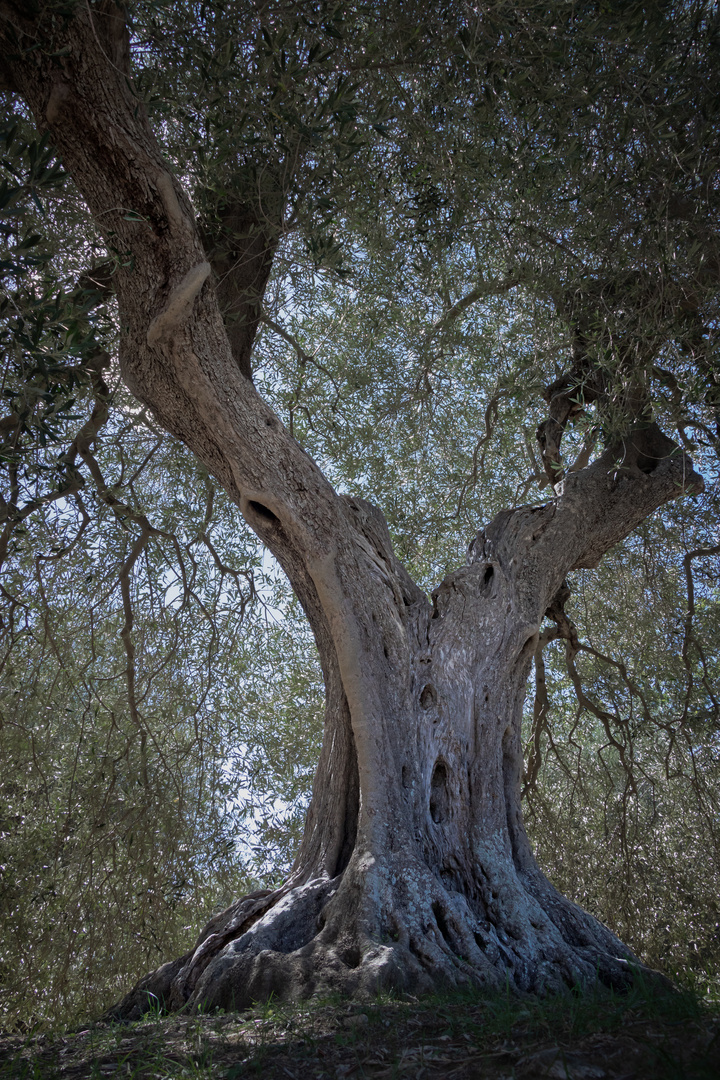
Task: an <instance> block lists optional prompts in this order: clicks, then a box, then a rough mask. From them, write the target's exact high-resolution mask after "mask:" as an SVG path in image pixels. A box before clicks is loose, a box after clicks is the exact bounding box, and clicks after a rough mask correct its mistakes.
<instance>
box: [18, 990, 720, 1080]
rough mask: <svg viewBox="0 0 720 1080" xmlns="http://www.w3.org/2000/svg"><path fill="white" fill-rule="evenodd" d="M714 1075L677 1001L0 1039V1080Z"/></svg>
mask: <svg viewBox="0 0 720 1080" xmlns="http://www.w3.org/2000/svg"><path fill="white" fill-rule="evenodd" d="M188 1070H192V1075H193V1076H196V1077H198V1078H207V1080H210V1078H215V1077H222V1078H223V1080H242V1078H244V1077H246V1076H247V1077H250V1076H258V1075H261V1076H263V1077H265V1078H267V1080H287V1078H288V1077H290V1080H306V1078H307V1080H310V1078H312V1080H315V1078H317V1080H323V1078H328V1080H330V1078H332V1080H344V1078H345V1077H357V1078H362V1077H368V1078H369V1077H373V1078H378V1080H379V1078H381V1077H382V1078H385V1077H387V1078H390V1077H408V1078H418V1080H420V1078H422V1080H441V1078H442V1080H445V1078H446V1077H453V1078H454V1080H471V1078H478V1080H480V1078H487V1080H501V1078H502V1080H505V1078H508V1080H509V1078H511V1077H512V1078H517V1080H521V1078H522V1080H535V1078H537V1080H540V1078H561V1080H663V1078H668V1080H669V1078H670V1077H674V1078H677V1077H684V1078H688V1080H711V1078H713V1080H714V1078H715V1077H716V1076H717V1075H718V1074H719V1073H720V1012H718V1010H717V1008H715V1010H714V1011H713V1010H711V1009H708V1008H702V1007H699V1006H698V1003H697V1001H696V1000H695V999H694V998H693V997H692V996H690V995H686V994H682V993H678V992H673V993H669V994H668V993H666V994H660V993H655V994H652V993H650V994H646V995H645V997H644V998H643V997H642V996H641V995H640V994H638V993H636V992H635V993H634V992H631V993H630V994H628V995H625V996H624V997H623V996H619V995H615V994H611V993H605V994H599V995H592V994H586V995H580V994H578V995H574V994H566V995H562V996H559V997H551V998H546V999H545V1000H543V1001H540V1000H538V999H534V998H526V999H518V998H515V997H508V996H507V995H498V996H494V997H491V996H486V997H479V996H478V995H474V996H471V995H464V996H463V995H454V996H453V997H447V996H446V997H433V998H427V999H424V1000H419V1001H418V1000H389V999H385V1000H381V999H377V998H376V999H374V1000H368V1001H367V1002H365V1003H357V1002H356V1003H353V1004H348V1003H347V1002H336V1003H334V1004H328V1003H315V1004H311V1005H307V1004H306V1005H303V1006H287V1007H283V1006H273V1005H272V1004H269V1005H265V1006H263V1007H256V1008H255V1009H253V1010H250V1011H248V1012H247V1013H245V1014H244V1015H241V1016H238V1015H224V1014H222V1013H217V1014H211V1015H205V1016H193V1017H188V1016H180V1015H177V1014H176V1015H174V1016H172V1017H170V1018H168V1019H164V1020H158V1019H157V1018H156V1017H152V1018H148V1017H147V1016H146V1017H145V1018H144V1019H143V1020H142V1021H141V1022H139V1023H137V1024H98V1025H94V1026H92V1027H90V1028H87V1029H84V1030H81V1031H79V1032H77V1033H73V1034H70V1035H66V1036H64V1037H61V1038H58V1037H54V1038H50V1037H46V1036H40V1037H36V1038H32V1039H23V1038H21V1037H17V1036H5V1037H4V1038H2V1039H0V1078H1V1080H10V1078H12V1080H18V1078H25V1077H27V1078H28V1080H29V1078H30V1077H32V1078H33V1080H45V1078H47V1080H50V1077H58V1076H62V1077H63V1078H70V1080H81V1078H85V1077H87V1078H88V1080H89V1078H90V1077H97V1076H110V1075H117V1076H123V1075H126V1074H127V1075H132V1076H134V1077H137V1078H143V1077H147V1078H149V1077H151V1076H152V1077H154V1076H157V1075H159V1074H160V1075H162V1076H163V1077H164V1078H166V1080H176V1078H177V1080H180V1077H185V1076H187V1075H188Z"/></svg>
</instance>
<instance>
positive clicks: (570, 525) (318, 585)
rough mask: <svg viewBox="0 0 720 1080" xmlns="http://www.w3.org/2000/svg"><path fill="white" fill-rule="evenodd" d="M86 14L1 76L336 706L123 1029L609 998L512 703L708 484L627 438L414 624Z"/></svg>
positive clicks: (136, 357) (363, 515) (479, 551)
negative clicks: (265, 562)
mask: <svg viewBox="0 0 720 1080" xmlns="http://www.w3.org/2000/svg"><path fill="white" fill-rule="evenodd" d="M97 11H98V8H97V7H96V9H95V12H96V14H95V16H92V15H91V14H90V8H89V7H88V8H86V7H84V6H83V5H79V6H78V8H77V9H76V13H75V15H74V17H73V18H72V19H71V20H69V21H66V22H62V23H58V25H54V24H51V21H50V19H48V21H47V22H41V23H36V22H35V21H34V20H31V19H29V18H27V19H26V18H24V17H23V16H21V15H19V14H18V13H17V10H16V9H15V7H14V6H13V5H11V4H8V3H3V4H2V5H0V15H1V16H2V24H1V25H2V34H3V35H4V39H5V45H6V55H8V56H10V60H9V61H8V72H7V73H6V77H7V78H12V80H14V85H15V86H16V87H17V89H18V90H19V91H20V92H21V93H22V94H23V96H24V97H25V99H26V100H27V102H28V104H29V106H30V107H31V109H32V110H33V113H34V115H35V118H36V121H37V123H38V126H39V127H41V128H44V127H49V129H50V133H51V137H52V139H53V141H54V142H55V144H56V145H57V146H58V148H59V150H60V152H61V153H62V156H63V160H64V162H65V165H66V167H67V169H68V170H69V172H70V173H71V174H72V176H73V178H74V179H75V182H76V183H77V185H78V187H79V189H80V190H81V191H82V193H83V195H84V197H85V198H86V200H87V203H88V205H89V207H90V209H91V211H92V213H93V215H94V217H95V220H96V222H97V223H98V227H99V229H100V230H101V231H102V232H103V233H104V235H105V236H106V237H107V239H108V245H109V247H111V248H112V249H113V250H115V251H118V252H120V253H121V254H123V258H122V259H120V260H118V263H119V265H118V269H117V272H116V274H115V277H114V283H115V288H116V291H117V295H118V300H119V306H120V316H121V323H122V341H121V364H122V370H123V374H124V377H125V379H126V381H127V383H128V385H129V387H130V388H131V390H132V391H133V392H134V393H135V394H136V395H137V397H138V398H139V399H140V400H141V401H143V402H145V403H146V404H147V405H148V406H149V407H150V408H151V409H152V410H153V412H154V414H155V416H156V417H157V419H158V421H159V422H160V423H161V424H162V425H163V426H164V427H165V428H166V429H167V430H168V431H170V432H172V433H173V434H174V435H176V436H177V437H179V438H181V439H182V440H183V441H184V442H185V443H186V444H187V445H188V446H189V447H190V448H191V450H192V451H193V452H194V453H195V454H196V455H197V456H198V457H199V458H200V459H201V460H202V461H203V463H204V464H205V465H206V466H207V468H208V469H209V470H210V471H211V472H212V473H213V474H214V475H215V476H216V477H217V478H218V479H219V481H220V482H221V483H222V484H223V486H224V488H225V490H226V491H227V492H228V493H229V495H230V497H231V498H232V499H234V500H235V502H236V503H237V505H238V506H239V507H240V509H241V510H242V512H243V514H244V515H245V518H246V519H247V521H248V522H249V524H250V525H251V526H252V528H253V529H254V530H255V531H256V532H257V534H258V535H259V536H260V537H261V538H262V539H263V541H264V542H265V543H266V544H267V545H268V547H269V548H270V549H271V551H272V552H273V553H274V555H275V556H276V557H277V559H278V560H279V561H280V563H281V565H282V566H283V568H284V570H285V571H286V573H287V575H288V577H289V579H290V581H291V583H292V586H293V588H294V590H295V591H296V593H297V595H298V597H299V598H300V600H301V602H302V604H303V606H304V608H305V611H306V612H307V615H308V618H309V619H310V622H311V624H312V628H313V631H314V634H315V639H316V641H317V644H318V648H319V652H320V659H321V663H322V669H323V673H324V678H325V686H326V695H327V707H326V724H325V737H324V743H323V747H322V752H321V757H320V763H319V766H318V771H317V775H316V778H315V783H314V789H313V799H312V805H311V808H310V811H309V813H308V819H307V825H306V830H305V835H304V839H303V841H302V845H301V848H300V851H299V853H298V856H297V859H296V862H295V866H294V868H293V871H292V874H291V876H290V878H289V880H288V881H287V882H286V883H285V884H284V885H283V886H282V887H281V888H280V889H278V890H276V891H274V892H260V893H256V894H253V895H252V896H249V897H245V898H243V899H241V900H239V901H238V902H237V903H236V904H234V905H233V906H232V907H231V908H230V909H228V911H226V912H225V913H223V914H222V915H220V916H218V917H216V918H215V919H214V920H213V921H212V922H211V923H210V924H209V925H208V926H207V927H206V928H205V930H204V931H203V933H202V934H201V936H200V939H199V941H198V943H197V945H196V947H195V948H194V949H193V950H192V951H191V952H189V953H187V954H186V955H185V956H184V957H181V958H180V959H179V960H176V961H174V962H172V963H169V964H166V965H165V966H164V967H163V968H161V969H159V970H158V971H157V972H154V973H153V974H152V975H149V976H147V977H146V978H145V979H143V980H142V981H141V983H139V984H138V986H137V987H136V988H135V990H134V991H132V992H131V993H130V994H129V995H128V997H127V998H126V999H125V1001H124V1002H123V1003H122V1005H121V1006H120V1007H119V1012H120V1013H122V1014H124V1015H126V1016H132V1015H136V1014H139V1013H140V1012H142V1011H143V1009H144V1008H146V1007H147V1006H148V1005H149V1004H151V1003H152V1002H153V1001H154V1000H155V999H157V998H160V999H162V1000H163V1001H164V1003H165V1004H166V1005H167V1006H168V1007H171V1008H179V1007H182V1006H186V1005H190V1006H193V1005H200V1004H202V1005H204V1006H222V1007H224V1008H241V1007H243V1006H246V1005H248V1004H250V1003H251V1002H253V1001H255V1000H259V999H262V998H266V997H268V995H270V994H271V993H272V994H274V995H275V996H276V997H287V996H299V995H307V994H310V993H313V992H314V991H317V990H327V989H338V990H341V991H345V992H349V993H355V992H358V991H361V990H374V989H377V988H378V987H394V988H396V989H408V990H412V991H420V990H429V989H431V988H432V987H435V986H437V985H439V984H444V985H450V986H452V985H458V984H461V983H468V982H470V983H477V984H480V985H484V986H488V987H492V986H498V987H505V986H506V985H509V986H510V987H511V988H515V989H518V990H527V991H543V990H547V989H552V988H557V987H561V986H564V985H568V984H573V983H575V982H578V981H579V982H587V981H591V980H594V979H595V978H596V977H598V976H599V978H600V979H601V980H602V981H604V982H607V983H611V984H616V983H622V982H623V981H624V980H626V979H627V977H628V968H627V960H628V959H630V960H632V959H633V958H632V956H631V954H630V953H629V952H628V950H627V949H626V948H625V947H624V946H623V945H622V944H621V943H620V942H619V941H618V940H617V938H616V937H615V936H614V935H613V934H612V933H611V932H610V931H609V930H607V929H606V928H605V927H603V926H601V925H600V924H599V923H598V922H597V921H596V920H595V919H593V918H592V917H591V916H590V915H588V914H586V913H585V912H583V911H581V910H580V909H579V908H578V907H577V906H575V905H574V904H572V903H571V902H569V901H568V900H566V899H565V898H564V897H562V896H561V895H560V894H559V893H558V892H557V891H556V890H555V889H554V888H553V886H552V885H551V884H550V883H549V882H548V881H547V879H546V878H545V877H544V875H543V874H542V872H541V871H540V869H539V868H538V866H537V863H536V862H535V860H534V858H533V855H532V852H531V850H530V846H529V844H528V840H527V836H526V834H525V830H524V827H523V821H522V812H521V807H520V779H521V746H520V724H521V714H522V705H523V698H524V694H525V684H526V680H527V677H528V673H529V668H530V663H531V659H532V656H533V653H534V651H535V648H536V644H537V641H538V636H539V632H540V625H541V622H542V620H543V618H544V616H545V613H546V611H547V610H548V608H550V607H551V605H552V604H553V601H554V600H555V598H556V597H557V596H558V594H559V591H560V590H561V588H562V586H563V582H564V579H565V576H566V574H567V573H568V572H569V571H570V570H572V569H573V568H576V567H581V566H594V565H596V564H597V562H598V560H599V559H600V558H601V556H602V555H603V553H604V552H605V551H607V550H608V549H609V548H610V547H612V546H613V545H614V544H615V543H617V542H618V541H619V540H620V539H622V538H623V537H624V536H626V535H627V534H628V533H629V532H630V531H631V530H632V529H633V528H634V527H635V526H636V525H637V524H639V523H640V522H641V521H642V520H643V519H644V518H645V517H646V516H647V515H648V514H650V513H652V512H653V510H655V509H656V508H657V507H658V506H660V505H661V504H662V503H664V502H666V501H667V500H669V499H672V498H675V497H676V496H678V495H679V494H681V493H682V492H685V491H688V490H697V489H699V487H700V486H701V484H702V481H701V479H700V477H699V476H698V475H697V474H696V473H694V472H693V469H692V465H691V463H690V462H689V460H688V459H687V458H685V457H684V456H683V455H682V454H679V453H678V454H670V455H666V456H661V457H659V458H656V457H654V456H653V455H651V454H647V455H643V452H642V451H643V445H644V442H645V441H647V440H648V439H650V438H651V437H655V435H654V432H650V433H648V430H649V429H648V430H646V431H645V432H639V433H638V434H637V436H636V453H635V454H634V455H631V456H630V457H628V455H627V454H626V458H625V460H626V464H627V462H628V461H631V465H630V467H626V468H623V469H622V470H618V469H617V467H616V460H615V458H616V456H615V455H613V454H612V453H610V452H608V453H607V454H606V455H605V456H604V457H602V458H600V459H599V460H597V461H596V462H594V463H593V464H592V465H589V466H586V467H585V468H584V469H581V470H579V471H577V472H575V473H573V474H571V475H570V476H568V477H567V478H566V480H565V481H564V482H563V483H562V484H561V485H558V487H557V489H556V493H555V497H554V498H553V499H552V500H551V501H550V502H548V503H547V504H546V505H544V506H539V507H522V508H520V509H516V510H512V511H507V512H505V513H502V514H500V515H498V517H496V518H495V520H494V521H493V522H491V523H490V524H489V525H488V526H487V528H486V529H485V531H484V532H481V533H479V534H478V535H477V536H476V538H475V539H474V540H473V541H472V543H471V545H470V549H469V558H468V562H467V565H466V566H464V567H463V568H462V569H460V570H458V571H456V572H455V573H453V574H451V575H449V576H448V577H447V578H446V579H445V580H444V581H443V582H442V583H441V584H440V585H439V586H438V588H437V590H436V591H435V592H434V593H433V597H432V601H430V600H429V599H428V597H427V596H426V595H425V594H424V593H423V591H422V590H421V589H419V588H418V587H417V586H416V585H415V584H414V583H413V581H412V580H411V579H410V577H409V576H408V574H407V572H406V571H405V570H404V569H403V567H402V566H401V565H400V563H399V562H398V560H397V559H396V558H395V556H394V554H393V551H392V546H391V542H390V537H389V534H388V530H387V526H386V524H385V522H384V519H383V518H382V515H381V514H380V512H379V511H378V510H376V509H375V508H374V507H373V506H371V505H370V504H369V503H365V502H363V501H361V500H356V499H348V498H345V497H342V496H338V495H337V494H336V493H335V492H334V491H333V490H332V488H331V486H330V485H329V484H328V482H327V481H326V480H325V478H324V477H323V476H322V474H321V473H320V471H319V470H318V469H317V467H316V466H315V465H314V463H313V462H312V461H311V459H310V458H309V457H308V456H307V455H306V454H305V453H304V451H303V450H302V449H301V448H300V447H299V446H298V444H297V443H296V442H295V441H294V439H293V438H292V437H291V436H290V435H289V433H288V432H287V431H286V429H285V428H284V426H283V425H282V423H281V422H280V421H279V419H278V418H277V417H276V416H275V415H274V413H273V412H272V410H271V409H270V408H269V407H268V406H267V404H266V403H265V402H264V401H263V400H262V399H261V398H260V397H259V395H258V394H257V392H256V391H255V389H254V387H253V385H252V382H251V381H250V379H249V378H248V377H247V371H248V369H247V357H248V355H249V348H250V345H251V344H252V336H253V334H254V332H255V328H256V325H257V302H258V291H259V290H260V291H261V290H262V288H263V287H264V283H265V280H266V277H267V270H268V265H269V263H268V262H267V260H263V259H258V256H257V250H256V249H257V244H258V237H257V235H256V234H254V235H252V236H251V237H250V239H249V240H248V244H249V246H250V247H251V248H252V252H251V254H252V258H253V259H255V260H256V262H257V265H258V266H259V267H260V269H259V271H258V277H257V280H255V279H253V280H248V281H245V280H244V279H243V281H244V284H243V286H242V287H243V288H245V289H246V291H247V295H246V297H245V303H246V307H247V311H246V316H247V317H246V318H245V320H244V321H243V310H242V296H237V295H236V296H235V298H234V302H233V319H234V324H233V325H234V331H233V343H232V348H231V346H230V343H229V341H228V337H227V334H226V332H225V329H224V326H223V320H222V317H221V313H220V310H219V307H218V302H217V298H216V293H215V289H214V287H213V278H212V270H211V266H210V263H209V262H208V261H207V259H206V255H205V252H204V250H203V247H202V244H201V240H200V235H199V231H198V228H197V225H196V223H195V221H194V217H193V213H192V210H191V207H190V205H189V203H188V201H187V199H186V197H185V195H184V193H183V191H182V189H181V188H180V187H179V185H178V184H177V182H176V181H175V180H174V178H173V177H172V176H171V175H170V173H169V172H168V170H167V166H166V164H165V163H164V161H163V159H162V156H161V154H160V151H159V149H158V147H157V145H156V143H155V140H154V138H153V136H152V133H151V131H150V129H149V126H148V124H147V122H146V120H145V119H144V115H143V111H142V108H141V107H140V106H139V105H138V103H137V102H136V100H135V99H134V97H133V95H132V92H131V90H130V89H129V87H128V83H127V82H126V80H125V79H124V78H123V77H122V75H121V73H120V72H121V69H122V68H123V64H124V62H125V61H124V41H125V37H124V26H123V23H122V19H121V18H120V17H119V13H118V11H117V10H116V9H115V8H114V7H113V5H112V4H106V5H105V7H104V9H103V11H102V13H101V14H102V18H100V17H98V15H97ZM93 18H94V19H95V24H94V25H93V22H92V19H93ZM38 40H40V41H41V42H42V45H41V47H39V48H37V47H35V44H36V42H37V41H38ZM128 210H132V211H133V214H132V215H128V213H127V211H128ZM130 217H131V218H132V219H133V220H128V219H129V218H130ZM267 243H268V250H269V249H270V247H271V246H272V244H273V243H274V240H273V239H272V238H269V239H268V241H267ZM126 253H131V254H132V259H131V260H129V259H127V258H125V257H124V256H125V254H126ZM243 326H244V327H245V338H244V339H243V337H242V332H241V328H242V327H243ZM556 441H557V440H556ZM638 463H639V464H638Z"/></svg>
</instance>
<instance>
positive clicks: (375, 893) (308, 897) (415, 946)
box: [107, 857, 671, 1021]
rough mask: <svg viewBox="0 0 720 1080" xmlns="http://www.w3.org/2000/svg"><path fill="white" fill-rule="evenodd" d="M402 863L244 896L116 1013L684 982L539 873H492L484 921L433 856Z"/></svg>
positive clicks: (351, 869)
mask: <svg viewBox="0 0 720 1080" xmlns="http://www.w3.org/2000/svg"><path fill="white" fill-rule="evenodd" d="M398 861H399V860H397V859H395V858H393V859H392V860H386V861H385V862H383V861H380V860H378V859H372V860H371V859H369V858H367V857H366V859H365V860H363V859H362V857H354V858H353V860H352V862H351V864H350V865H349V866H348V868H347V870H346V871H345V873H344V874H342V875H339V876H338V877H336V878H333V879H332V880H328V879H326V878H325V879H322V878H316V879H314V880H311V881H307V882H305V883H303V884H299V885H295V886H293V885H292V881H291V882H288V883H287V885H285V886H283V887H282V888H281V889H278V890H276V891H274V892H266V891H263V892H259V893H253V894H250V895H249V896H247V897H244V898H243V899H242V900H240V901H238V902H237V903H235V904H233V905H232V906H231V907H230V908H228V909H227V910H226V911H225V912H223V913H222V914H221V915H218V916H216V917H215V918H214V919H213V920H212V921H211V922H210V923H209V924H208V926H207V927H206V928H205V929H204V930H203V932H202V934H201V935H200V938H199V940H198V943H197V945H196V947H195V949H194V950H193V951H192V952H188V953H186V954H185V955H184V956H182V957H180V958H179V959H178V960H175V961H173V962H171V963H168V964H164V965H163V966H162V967H160V968H158V969H157V971H154V972H152V973H151V974H149V975H147V976H145V978H143V979H142V980H141V981H140V982H139V983H138V984H137V986H136V987H135V988H134V989H133V990H132V991H131V992H130V993H129V994H128V995H127V996H126V997H125V998H124V999H123V1001H122V1002H120V1003H119V1004H118V1005H117V1006H116V1007H115V1008H113V1009H112V1010H110V1012H109V1013H108V1014H107V1017H108V1019H113V1020H128V1021H130V1020H135V1019H138V1018H139V1017H140V1016H141V1015H142V1014H143V1013H144V1012H146V1011H148V1010H150V1009H153V1008H157V1007H160V1008H161V1009H162V1010H163V1011H175V1010H183V1011H190V1012H193V1011H196V1010H199V1009H202V1010H203V1011H207V1010H208V1009H223V1010H225V1011H238V1010H242V1009H246V1008H249V1007H250V1006H252V1005H254V1004H256V1003H258V1002H262V1001H267V1000H269V999H270V998H273V999H274V1000H301V999H304V998H308V997H312V996H316V995H324V994H327V993H331V992H334V993H340V994H342V995H343V996H347V997H353V998H365V997H368V996H373V995H375V994H377V993H378V992H380V991H391V992H395V993H411V994H415V995H418V994H425V993H430V992H432V991H437V990H445V991H447V990H449V989H455V988H461V987H468V986H475V987H479V988H484V989H487V990H489V991H493V990H497V991H503V992H506V991H508V990H509V991H512V992H515V993H521V994H522V993H532V994H546V993H553V992H555V993H557V992H563V991H567V990H568V989H570V988H572V987H574V986H577V985H581V986H584V987H588V986H594V985H597V984H601V985H604V986H606V987H608V988H612V989H616V990H623V989H628V988H629V987H630V986H631V985H632V984H633V982H634V981H635V978H636V976H637V975H638V973H641V974H642V976H643V977H644V978H646V979H650V980H652V981H653V982H655V981H658V980H660V981H662V982H663V984H665V985H666V986H668V987H669V986H670V985H671V984H670V983H669V981H668V980H666V979H665V978H664V977H663V976H662V975H660V974H659V973H657V972H653V971H652V970H651V969H648V968H645V967H644V966H643V965H642V964H641V963H640V962H639V961H638V960H637V958H636V957H635V956H633V954H632V953H631V952H630V951H629V950H628V949H627V948H626V947H625V946H623V945H622V943H621V942H620V941H619V940H618V939H617V938H616V937H615V935H614V934H613V933H612V932H611V931H610V930H608V929H607V928H606V927H604V926H602V925H601V924H600V923H599V922H597V920H596V919H594V918H593V917H592V916H591V915H589V914H588V913H587V912H584V911H582V910H581V909H580V908H579V907H577V905H575V904H573V903H572V902H571V901H569V900H567V899H566V898H565V897H563V896H561V895H560V894H559V893H558V892H557V890H555V889H554V887H553V886H552V885H551V884H550V883H549V882H548V881H547V879H545V878H544V877H543V875H542V874H541V873H540V872H539V871H536V872H535V873H531V874H520V873H518V872H515V873H513V874H510V875H507V876H506V880H505V881H504V882H503V883H500V882H498V881H495V882H494V883H490V882H488V883H487V894H486V903H485V905H484V906H485V908H486V911H487V914H488V917H487V918H486V919H485V920H481V919H479V918H478V917H477V915H476V914H475V913H474V911H473V908H476V907H477V904H473V905H472V906H471V904H470V903H469V902H468V900H467V899H466V897H465V896H464V895H462V894H461V893H458V892H454V891H453V890H451V889H448V888H447V887H445V886H444V885H443V884H442V883H441V882H440V881H439V880H438V879H437V877H435V875H433V874H432V873H431V872H430V871H429V870H428V869H427V868H426V867H423V866H422V864H418V863H416V864H414V865H413V864H412V861H411V860H403V863H404V866H402V867H401V866H399V865H398ZM402 870H404V873H403V872H402ZM492 900H494V904H493V903H492ZM488 901H490V902H488Z"/></svg>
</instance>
